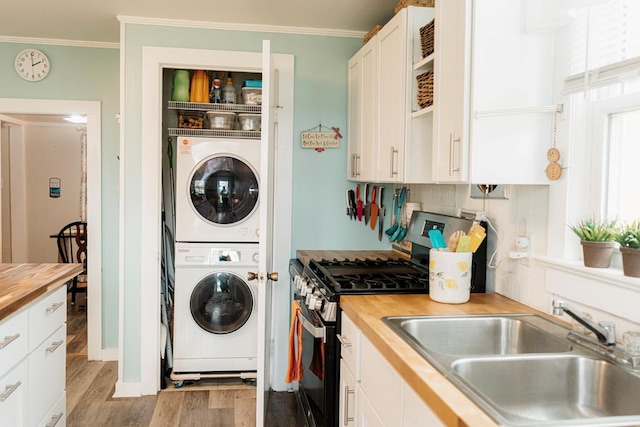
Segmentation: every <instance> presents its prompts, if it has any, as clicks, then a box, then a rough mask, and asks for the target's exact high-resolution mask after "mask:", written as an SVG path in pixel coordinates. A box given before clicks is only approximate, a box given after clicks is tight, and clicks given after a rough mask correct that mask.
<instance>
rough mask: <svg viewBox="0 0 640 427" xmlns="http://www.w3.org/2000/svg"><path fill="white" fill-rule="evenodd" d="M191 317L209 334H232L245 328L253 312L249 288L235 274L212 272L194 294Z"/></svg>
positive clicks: (201, 282)
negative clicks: (243, 326)
mask: <svg viewBox="0 0 640 427" xmlns="http://www.w3.org/2000/svg"><path fill="white" fill-rule="evenodd" d="M190 304H191V315H192V316H193V319H194V320H195V321H196V323H197V324H198V326H200V327H201V328H202V329H204V330H205V331H208V332H211V333H214V334H228V333H231V332H234V331H237V330H238V329H240V328H241V327H242V325H244V324H245V323H246V322H247V320H249V317H250V316H251V312H252V311H253V296H252V295H251V289H250V288H249V285H247V283H246V282H245V281H244V280H242V278H240V276H238V275H236V274H234V273H227V272H216V273H212V274H210V275H208V276H206V277H205V278H203V279H202V280H200V282H198V284H197V285H196V287H195V288H194V290H193V292H192V293H191V302H190Z"/></svg>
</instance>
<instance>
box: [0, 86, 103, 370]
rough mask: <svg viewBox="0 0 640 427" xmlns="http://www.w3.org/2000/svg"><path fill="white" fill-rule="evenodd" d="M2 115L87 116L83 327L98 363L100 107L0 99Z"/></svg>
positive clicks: (96, 104) (89, 103)
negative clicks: (88, 236)
mask: <svg viewBox="0 0 640 427" xmlns="http://www.w3.org/2000/svg"><path fill="white" fill-rule="evenodd" d="M0 111H1V112H2V113H5V114H61V115H64V114H71V113H80V114H86V115H87V124H86V127H87V188H88V198H87V222H88V223H89V224H90V227H91V228H90V230H91V239H89V247H88V251H87V252H88V262H87V265H88V271H87V275H88V277H89V278H90V280H91V285H90V286H89V287H88V289H87V304H88V307H87V316H88V317H87V325H88V326H87V327H88V330H89V331H91V333H89V334H88V345H89V350H88V353H89V354H88V357H89V360H98V359H99V358H100V356H101V352H102V348H101V347H102V210H101V206H102V178H101V177H102V172H101V170H102V165H101V138H102V132H101V126H102V122H101V106H100V102H98V101H70V100H50V99H11V98H0Z"/></svg>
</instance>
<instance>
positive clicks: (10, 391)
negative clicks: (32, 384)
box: [0, 381, 22, 402]
mask: <svg viewBox="0 0 640 427" xmlns="http://www.w3.org/2000/svg"><path fill="white" fill-rule="evenodd" d="M21 385H22V382H20V381H18V382H17V383H15V384H14V385H8V386H6V387H5V388H4V392H3V393H2V394H0V402H4V401H5V400H7V399H8V398H9V396H11V395H12V394H13V392H14V391H16V390H17V389H18V387H20V386H21Z"/></svg>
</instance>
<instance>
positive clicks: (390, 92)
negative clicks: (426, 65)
mask: <svg viewBox="0 0 640 427" xmlns="http://www.w3.org/2000/svg"><path fill="white" fill-rule="evenodd" d="M376 40H377V47H378V77H379V78H378V97H377V102H376V105H378V121H377V129H378V157H377V161H376V168H375V176H376V178H377V180H378V181H380V182H403V180H404V150H405V136H406V125H407V122H406V117H407V112H408V109H409V105H408V101H407V66H408V64H407V9H406V8H404V9H402V11H400V12H398V13H397V14H396V15H395V16H394V17H393V18H392V19H391V21H389V22H388V23H387V24H386V25H385V26H384V27H383V28H382V29H381V30H380V32H379V33H378V34H377V35H376Z"/></svg>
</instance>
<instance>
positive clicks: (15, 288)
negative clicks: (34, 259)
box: [0, 263, 82, 321]
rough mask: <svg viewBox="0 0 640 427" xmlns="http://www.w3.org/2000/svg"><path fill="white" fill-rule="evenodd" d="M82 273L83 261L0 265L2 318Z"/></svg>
mask: <svg viewBox="0 0 640 427" xmlns="http://www.w3.org/2000/svg"><path fill="white" fill-rule="evenodd" d="M80 273H82V264H62V263H61V264H0V321H2V320H3V319H5V318H7V317H9V316H10V315H11V314H13V313H15V312H16V311H18V310H20V309H21V308H22V307H24V306H25V305H27V304H29V303H30V302H31V301H34V300H35V299H37V298H39V297H41V296H42V295H45V294H47V293H49V292H51V291H53V290H55V289H57V288H59V287H60V286H62V285H64V284H65V283H66V282H67V281H68V280H69V279H71V278H73V277H74V276H77V275H78V274H80Z"/></svg>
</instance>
